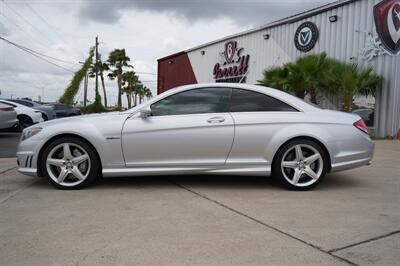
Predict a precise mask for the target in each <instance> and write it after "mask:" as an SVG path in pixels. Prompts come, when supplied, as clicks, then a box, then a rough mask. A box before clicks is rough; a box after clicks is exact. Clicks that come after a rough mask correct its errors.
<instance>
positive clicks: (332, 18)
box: [329, 15, 338, 23]
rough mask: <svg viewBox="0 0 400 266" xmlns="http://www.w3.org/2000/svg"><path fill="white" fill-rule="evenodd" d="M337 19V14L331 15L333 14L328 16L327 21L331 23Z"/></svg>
mask: <svg viewBox="0 0 400 266" xmlns="http://www.w3.org/2000/svg"><path fill="white" fill-rule="evenodd" d="M337 20H338V16H337V15H333V16H330V17H329V21H330V22H331V23H333V22H336V21H337Z"/></svg>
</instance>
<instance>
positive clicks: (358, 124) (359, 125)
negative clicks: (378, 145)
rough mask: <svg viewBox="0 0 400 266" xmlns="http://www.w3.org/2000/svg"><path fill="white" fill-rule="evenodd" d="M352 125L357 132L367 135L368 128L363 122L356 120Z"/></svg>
mask: <svg viewBox="0 0 400 266" xmlns="http://www.w3.org/2000/svg"><path fill="white" fill-rule="evenodd" d="M353 125H354V126H355V127H356V128H358V129H359V130H361V131H362V132H364V133H365V134H369V132H368V127H367V125H366V124H365V123H364V121H363V120H362V119H360V120H358V121H357V122H355V123H354V124H353Z"/></svg>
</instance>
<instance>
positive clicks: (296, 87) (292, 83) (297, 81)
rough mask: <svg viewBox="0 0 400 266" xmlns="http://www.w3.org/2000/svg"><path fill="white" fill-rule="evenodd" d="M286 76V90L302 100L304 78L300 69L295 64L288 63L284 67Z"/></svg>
mask: <svg viewBox="0 0 400 266" xmlns="http://www.w3.org/2000/svg"><path fill="white" fill-rule="evenodd" d="M285 68H287V71H288V76H287V77H286V79H285V83H286V85H287V90H288V91H289V92H292V93H294V94H295V95H296V96H297V97H299V98H301V99H304V97H305V95H306V90H305V87H306V85H305V78H304V73H303V71H302V69H301V68H300V67H299V65H297V64H296V63H288V64H286V65H285Z"/></svg>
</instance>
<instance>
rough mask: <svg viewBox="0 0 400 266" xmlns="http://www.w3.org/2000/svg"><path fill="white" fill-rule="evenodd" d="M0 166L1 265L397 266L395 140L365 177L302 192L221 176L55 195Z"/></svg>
mask: <svg viewBox="0 0 400 266" xmlns="http://www.w3.org/2000/svg"><path fill="white" fill-rule="evenodd" d="M6 160H8V161H6ZM0 166H1V169H5V170H4V171H5V172H4V171H0V173H1V174H0V265H32V264H34V265H36V264H40V265H53V264H57V265H94V264H213V265H216V264H238V265H240V264H246V265H247V264H256V265H258V264H264V265H265V264H281V265H288V264H303V265H305V264H307V265H317V264H318V265H321V264H323V265H346V264H347V265H348V264H359V265H365V264H367V265H368V264H371V265H372V264H374V265H376V264H379V265H398V264H399V261H400V255H399V254H400V252H398V251H399V250H400V249H399V248H400V193H399V192H400V142H398V141H378V142H377V145H376V155H375V159H374V161H373V164H372V166H370V167H363V168H358V169H354V170H351V171H347V172H342V173H336V174H331V175H328V176H327V178H326V179H325V180H324V182H323V183H322V184H321V185H320V186H319V187H317V189H315V190H313V191H308V192H294V191H287V190H284V189H282V188H281V187H279V186H278V185H277V184H276V183H275V182H274V181H273V180H272V179H269V178H255V177H222V176H182V177H140V178H115V179H105V180H103V181H102V182H100V184H98V185H97V186H94V187H91V188H89V189H85V190H80V191H61V190H57V189H54V188H53V187H51V186H50V185H48V184H47V182H46V181H45V180H42V179H35V178H31V177H27V176H23V175H20V174H18V173H17V172H16V171H15V170H14V169H11V170H9V168H10V167H13V166H15V160H14V161H13V160H12V159H0ZM7 169H8V170H7Z"/></svg>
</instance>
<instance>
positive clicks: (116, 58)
mask: <svg viewBox="0 0 400 266" xmlns="http://www.w3.org/2000/svg"><path fill="white" fill-rule="evenodd" d="M129 62H130V58H129V57H128V56H127V55H126V53H125V49H115V50H113V51H112V52H111V53H110V55H109V56H108V60H107V63H108V67H109V69H110V71H111V73H109V74H108V77H109V78H110V79H111V80H113V79H115V78H116V79H117V84H118V107H119V108H121V107H122V99H121V94H122V82H123V81H122V74H123V68H124V67H132V66H131V65H130V64H129Z"/></svg>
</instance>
